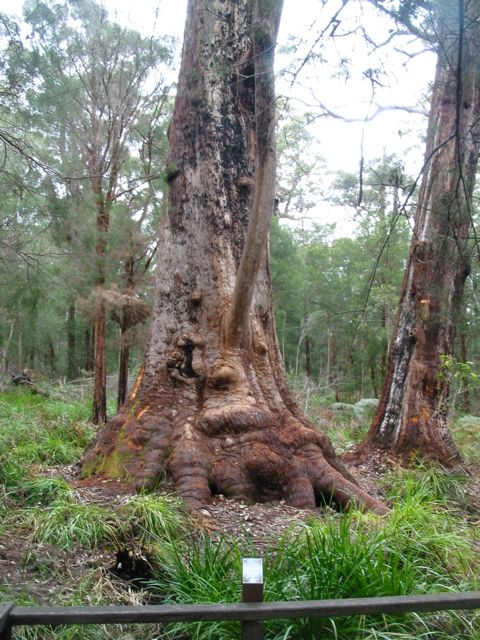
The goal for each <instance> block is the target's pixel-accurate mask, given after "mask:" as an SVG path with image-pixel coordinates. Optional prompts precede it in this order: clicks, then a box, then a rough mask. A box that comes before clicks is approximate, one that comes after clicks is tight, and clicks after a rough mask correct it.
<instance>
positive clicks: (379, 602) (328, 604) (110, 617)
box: [0, 591, 480, 640]
mask: <svg viewBox="0 0 480 640" xmlns="http://www.w3.org/2000/svg"><path fill="white" fill-rule="evenodd" d="M479 608H480V591H470V592H466V593H436V594H430V595H418V596H392V597H390V596H388V597H382V598H349V599H344V600H307V601H299V602H241V603H236V604H195V605H183V604H175V605H169V604H165V605H145V606H139V607H137V606H135V607H133V606H111V607H19V606H16V605H15V604H13V603H5V604H0V640H10V639H11V637H12V628H13V627H15V626H21V625H26V626H38V625H49V626H52V627H55V626H58V625H72V624H79V625H84V624H132V623H143V624H145V623H152V624H153V623H161V624H166V623H168V622H203V621H220V620H238V621H240V622H241V623H242V638H243V640H261V639H262V638H263V623H262V621H263V620H268V619H271V618H313V617H333V616H350V615H367V614H368V615H374V614H385V613H390V614H401V613H410V612H414V611H417V612H418V611H446V610H452V609H465V610H468V609H479Z"/></svg>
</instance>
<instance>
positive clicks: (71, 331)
mask: <svg viewBox="0 0 480 640" xmlns="http://www.w3.org/2000/svg"><path fill="white" fill-rule="evenodd" d="M76 377H77V369H76V366H75V302H74V301H73V300H72V301H71V302H70V304H69V305H68V315H67V380H74V379H75V378H76Z"/></svg>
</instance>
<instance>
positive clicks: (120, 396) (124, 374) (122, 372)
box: [117, 312, 130, 409]
mask: <svg viewBox="0 0 480 640" xmlns="http://www.w3.org/2000/svg"><path fill="white" fill-rule="evenodd" d="M128 330H129V327H128V325H127V319H126V315H125V312H124V313H123V314H122V322H121V325H120V357H119V362H118V389H117V409H120V408H121V407H122V405H123V403H124V402H125V400H126V399H127V391H128V362H129V359H130V341H129V338H128Z"/></svg>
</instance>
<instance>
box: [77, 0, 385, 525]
mask: <svg viewBox="0 0 480 640" xmlns="http://www.w3.org/2000/svg"><path fill="white" fill-rule="evenodd" d="M280 12H281V1H280V0H273V1H272V0H263V1H262V0H255V1H254V2H252V0H210V1H209V2H208V3H205V2H199V1H196V0H190V2H189V6H188V15H187V23H186V28H185V40H184V47H183V58H182V67H181V72H180V78H179V84H178V93H177V99H176V104H175V112H174V117H173V121H172V124H171V128H170V136H169V141H170V153H169V165H168V169H167V172H168V179H169V187H170V188H169V201H168V218H167V220H165V221H164V223H163V226H162V229H161V234H162V235H161V237H162V244H161V246H160V248H159V263H158V274H157V287H156V301H155V308H154V312H153V320H152V326H151V333H150V339H149V343H148V347H147V351H146V356H145V361H144V364H143V367H142V369H141V372H140V374H139V376H138V378H137V381H136V383H135V386H134V388H133V391H132V393H131V395H130V398H129V399H128V400H127V402H126V404H125V405H124V407H123V408H122V410H121V412H120V413H119V415H118V416H117V417H116V418H114V419H113V420H111V421H110V422H109V423H108V424H107V425H106V427H105V428H104V429H103V431H102V432H101V434H100V436H99V437H98V439H97V440H96V442H94V444H93V445H92V446H91V447H90V449H89V450H88V451H87V453H86V455H85V459H84V462H83V470H84V473H85V474H103V475H106V476H110V477H119V478H123V479H126V480H128V481H131V482H132V483H134V484H135V486H136V487H137V488H138V489H141V488H142V487H152V486H155V484H156V483H158V482H159V481H161V480H162V479H163V478H164V477H165V476H166V475H167V476H168V477H170V478H171V479H172V480H173V482H174V484H175V487H176V489H177V490H178V492H179V494H180V495H181V496H182V497H183V498H184V499H185V501H186V502H187V504H188V505H189V507H190V508H193V509H195V508H196V507H198V506H200V505H201V504H204V503H208V501H209V500H210V498H211V495H212V494H216V493H223V494H225V495H226V496H231V497H235V498H243V499H246V500H259V501H267V500H272V499H273V500H274V499H280V498H285V499H286V500H288V502H290V503H291V504H294V505H297V506H309V507H310V506H315V505H316V504H320V503H323V502H327V503H328V502H330V501H332V502H334V503H337V504H338V505H341V506H347V505H348V504H350V503H351V502H355V503H358V504H359V505H362V506H366V507H368V508H372V509H374V510H376V511H378V512H384V511H385V507H384V506H383V505H381V504H380V503H379V502H378V501H376V500H375V499H373V498H371V497H369V496H368V495H367V494H366V493H365V492H364V491H363V490H362V489H360V488H359V487H358V486H357V485H356V483H355V482H353V481H352V478H350V477H349V475H348V473H347V472H346V470H345V469H344V467H343V466H342V465H341V463H340V462H339V461H338V459H337V458H336V456H335V453H334V451H333V449H332V446H331V444H330V442H329V440H328V439H327V438H326V437H325V436H324V435H322V434H321V433H320V432H319V431H317V430H316V429H315V428H314V427H313V425H311V424H310V423H309V422H308V420H307V419H306V417H305V416H303V415H302V414H301V412H299V410H298V408H297V406H296V405H295V403H294V401H293V400H292V397H291V395H290V392H289V390H288V387H287V384H286V379H285V373H284V369H283V364H282V361H281V357H280V353H279V348H278V344H277V340H276V334H275V327H274V317H273V313H272V296H271V290H270V274H269V267H268V257H267V252H266V250H265V249H266V245H267V237H268V224H269V219H270V215H271V212H272V209H273V200H274V188H275V151H274V146H275V138H274V126H275V100H274V94H273V51H274V47H275V38H276V31H277V28H278V22H279V18H280Z"/></svg>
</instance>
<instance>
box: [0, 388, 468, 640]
mask: <svg viewBox="0 0 480 640" xmlns="http://www.w3.org/2000/svg"><path fill="white" fill-rule="evenodd" d="M304 400H305V398H303V401H304ZM309 407H310V408H309V411H310V414H311V416H312V418H313V419H314V420H316V421H317V422H318V423H319V424H321V425H322V429H323V430H326V431H327V433H328V434H329V435H330V436H334V439H335V443H336V446H337V447H339V448H340V449H341V448H343V449H346V448H348V447H349V446H351V445H352V444H354V443H355V442H356V441H357V440H358V439H360V438H361V437H362V435H363V433H364V431H365V429H366V427H367V426H368V419H366V418H363V419H362V418H358V417H357V416H355V415H354V414H353V413H352V412H350V411H348V410H345V411H343V412H342V411H334V410H332V409H329V408H328V406H327V405H326V404H325V402H324V400H323V399H322V398H321V397H320V396H318V395H316V394H314V393H312V394H311V395H310V397H309ZM88 413H89V407H88V405H87V403H86V402H84V401H81V400H65V401H61V400H52V399H49V398H46V397H42V396H39V395H31V394H29V393H27V392H22V391H21V390H15V391H12V392H9V393H3V394H2V395H1V396H0V451H1V454H0V456H1V459H0V480H1V485H0V532H1V537H0V556H1V559H2V560H6V561H7V562H4V563H2V566H3V567H7V569H2V574H1V583H0V599H1V600H3V601H8V600H12V601H15V603H17V604H23V605H35V604H36V605H46V604H52V605H53V604H55V605H63V606H69V605H81V604H82V605H99V604H127V603H129V604H142V603H152V602H153V603H202V602H238V601H239V600H240V599H241V584H240V583H241V559H242V557H245V556H252V555H257V554H258V549H256V547H255V543H254V541H253V539H250V538H249V536H248V535H247V534H246V535H245V536H244V537H243V538H242V540H238V539H235V540H234V539H232V538H230V537H228V536H226V535H220V534H218V533H217V532H213V531H209V530H208V528H207V529H205V527H203V526H201V525H200V524H199V523H198V522H195V521H192V520H191V519H190V518H189V516H188V515H187V514H186V513H185V512H184V510H183V507H182V504H181V502H180V501H179V500H177V499H176V498H175V497H174V496H170V495H158V494H154V493H151V494H146V493H145V494H140V495H135V496H131V495H129V494H128V493H125V492H123V493H122V492H117V493H116V494H108V493H104V492H103V493H102V491H101V481H99V480H97V481H96V484H93V483H92V485H91V486H90V485H88V483H87V484H85V483H83V484H82V482H79V481H78V480H77V479H76V478H75V474H74V465H75V463H76V461H78V459H79V458H80V457H81V454H82V452H83V451H84V449H85V446H86V445H87V443H88V441H89V440H90V438H91V437H92V436H93V435H94V428H93V427H92V425H91V424H90V423H89V422H88V420H87V415H88ZM477 427H478V422H477V421H476V420H475V419H474V418H473V417H472V416H469V417H468V418H465V417H459V418H458V419H457V420H456V423H455V425H454V426H453V432H454V434H455V437H456V440H457V443H458V445H459V446H460V447H463V453H464V455H465V457H466V458H467V460H468V458H469V456H470V453H471V451H470V447H471V443H472V441H473V434H474V433H475V430H476V429H477ZM377 488H378V489H379V491H380V492H381V493H382V495H383V496H384V499H385V500H386V501H387V503H388V504H389V506H390V507H391V513H390V515H388V516H387V517H382V518H380V517H378V516H374V515H371V514H363V513H360V512H355V511H352V512H350V513H347V514H340V513H336V512H335V511H333V510H332V509H330V508H326V509H325V510H321V511H319V512H318V513H314V514H313V513H312V515H311V516H309V517H308V519H307V520H306V521H305V522H299V521H297V522H294V521H292V523H291V528H290V529H289V530H287V531H286V532H285V533H284V534H283V535H282V536H281V537H280V539H277V540H271V541H267V546H266V547H264V548H262V549H261V555H262V556H263V557H264V565H265V566H264V573H265V575H264V580H265V599H266V600H267V601H277V600H310V599H324V598H350V597H365V596H387V595H405V594H423V593H434V592H445V591H465V590H476V589H477V588H478V579H477V576H478V562H479V548H478V543H477V542H476V540H477V539H478V533H479V532H478V528H479V524H480V519H479V514H478V512H477V511H476V507H475V498H476V495H475V494H476V490H475V480H474V479H473V476H472V477H470V476H467V475H456V474H452V473H451V472H450V473H446V472H441V471H438V470H435V469H433V468H429V467H425V466H421V465H416V466H413V467H412V468H411V469H408V470H401V469H399V470H396V471H392V472H391V473H384V474H381V475H379V476H378V487H377ZM120 562H122V563H123V573H122V572H121V571H120V569H121V568H122V567H121V566H120ZM127 565H129V566H127ZM238 634H239V623H235V622H224V623H195V624H193V623H192V624H183V623H176V624H170V625H167V626H165V627H164V628H161V627H159V626H156V625H150V626H141V625H136V626H131V627H126V626H123V627H121V628H120V627H117V626H105V627H104V626H101V625H99V626H91V627H90V626H88V627H83V628H82V629H81V630H80V629H79V628H78V627H65V628H63V627H62V628H57V629H56V630H52V629H46V628H34V627H32V628H16V629H15V630H14V638H61V639H62V640H63V639H67V638H76V637H81V638H87V639H89V638H95V639H100V638H102V639H107V638H129V639H130V638H165V639H167V638H168V639H170V638H171V639H174V638H195V639H198V640H203V639H208V640H215V639H218V640H220V639H224V638H228V637H238ZM265 637H266V638H270V639H273V638H275V639H277V640H280V639H284V638H285V639H287V638H291V639H294V638H332V639H334V638H339V639H340V638H344V639H346V638H349V639H352V638H358V639H362V640H367V639H369V640H373V639H384V640H387V639H392V640H393V639H394V638H395V639H397V638H399V639H400V638H401V639H407V638H425V639H429V640H430V639H436V640H437V639H438V640H441V639H443V638H451V637H455V638H465V639H466V638H469V639H471V638H474V639H475V638H478V639H480V620H479V619H478V615H477V614H476V613H465V612H445V613H441V614H440V613H439V614H429V615H422V616H420V615H417V614H409V615H402V616H383V617H382V616H371V617H362V616H351V617H345V618H336V619H320V618H318V619H300V620H272V621H268V622H266V624H265Z"/></svg>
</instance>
